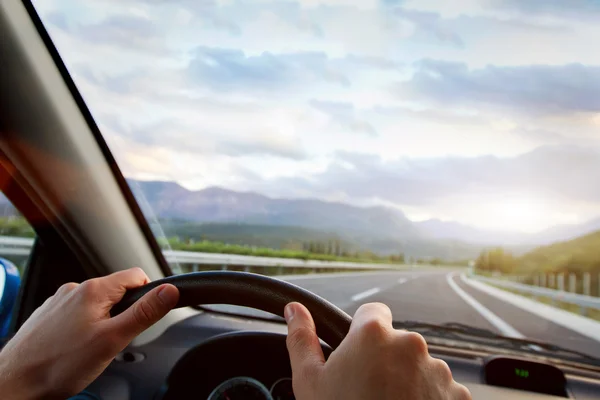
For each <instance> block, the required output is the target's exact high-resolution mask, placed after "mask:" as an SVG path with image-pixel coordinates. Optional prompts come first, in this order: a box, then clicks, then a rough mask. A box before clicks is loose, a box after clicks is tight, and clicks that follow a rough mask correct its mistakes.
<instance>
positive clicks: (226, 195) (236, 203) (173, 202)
mask: <svg viewBox="0 0 600 400" xmlns="http://www.w3.org/2000/svg"><path fill="white" fill-rule="evenodd" d="M129 183H130V186H131V188H132V190H133V192H134V194H135V195H136V197H137V198H138V199H139V200H141V201H140V204H141V205H142V208H146V209H147V210H149V209H150V208H151V209H152V212H153V213H154V215H155V216H156V217H158V218H167V219H183V220H187V221H195V222H205V223H206V222H211V223H246V224H254V225H277V226H297V227H306V228H311V229H318V230H325V231H334V232H338V233H344V234H346V235H350V236H355V235H371V236H376V237H394V238H397V239H400V238H408V237H415V236H420V232H419V230H418V229H417V228H416V227H415V226H414V224H413V223H412V221H410V220H409V219H408V218H406V216H405V215H404V214H402V213H401V212H400V211H397V210H394V209H391V208H385V207H369V208H363V207H354V206H350V205H347V204H342V203H334V202H326V201H320V200H304V199H273V198H269V197H266V196H263V195H260V194H256V193H251V192H235V191H232V190H227V189H223V188H218V187H210V188H206V189H203V190H198V191H190V190H187V189H185V188H183V187H181V186H180V185H178V184H176V183H173V182H145V181H132V180H130V181H129ZM144 199H145V201H147V203H148V205H149V206H150V207H149V208H148V207H147V206H146V205H145V201H144ZM145 206H146V207H145Z"/></svg>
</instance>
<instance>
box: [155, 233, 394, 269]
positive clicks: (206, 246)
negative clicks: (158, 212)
mask: <svg viewBox="0 0 600 400" xmlns="http://www.w3.org/2000/svg"><path fill="white" fill-rule="evenodd" d="M161 245H162V246H163V248H164V247H165V246H166V245H167V243H165V241H164V240H163V241H162V243H161ZM168 246H169V247H170V248H172V249H173V250H185V251H197V252H203V253H221V254H240V255H248V256H260V257H278V258H296V259H303V260H322V261H347V262H365V263H396V264H403V263H404V255H403V254H398V255H390V256H378V255H377V254H374V253H372V252H369V251H363V252H360V251H356V252H354V253H346V252H342V251H338V252H337V254H336V246H335V243H334V242H324V243H323V242H310V243H307V244H305V246H304V248H306V250H293V249H272V248H267V247H256V246H243V245H237V244H227V243H222V242H215V241H209V240H203V241H200V242H194V241H193V240H187V241H181V240H180V239H179V238H176V237H173V238H170V239H169V240H168ZM338 250H339V248H338Z"/></svg>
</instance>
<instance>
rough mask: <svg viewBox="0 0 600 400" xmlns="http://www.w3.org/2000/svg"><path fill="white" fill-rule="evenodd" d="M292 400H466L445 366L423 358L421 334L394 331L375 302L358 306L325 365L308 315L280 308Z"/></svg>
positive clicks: (389, 318) (424, 348) (385, 312)
mask: <svg viewBox="0 0 600 400" xmlns="http://www.w3.org/2000/svg"><path fill="white" fill-rule="evenodd" d="M284 314H285V319H286V321H287V323H288V337H287V347H288V351H289V354H290V361H291V365H292V381H293V388H294V394H295V397H296V399H299V400H308V399H311V400H312V399H346V400H352V399H411V400H419V399H428V400H429V399H471V394H470V392H469V390H468V389H467V388H466V387H465V386H463V385H461V384H459V383H457V382H456V381H454V379H453V377H452V372H451V371H450V368H449V367H448V365H447V364H446V363H445V362H444V361H442V360H440V359H437V358H433V357H431V356H430V355H429V352H428V350H427V343H426V342H425V339H424V338H423V336H421V335H420V334H418V333H415V332H407V331H402V330H395V329H394V328H393V327H392V313H391V311H390V309H389V308H388V307H387V306H386V305H384V304H381V303H370V304H364V305H362V306H361V307H360V308H359V309H358V310H357V311H356V314H354V319H353V320H352V325H351V326H350V332H349V333H348V335H347V336H346V338H345V339H344V340H343V341H342V343H341V344H340V346H339V347H338V348H337V349H336V350H335V351H334V352H333V353H332V354H331V355H330V356H329V359H328V360H327V362H326V361H325V358H324V356H323V351H322V349H321V345H320V343H319V339H318V337H317V334H316V331H315V324H314V321H313V319H312V316H311V315H310V312H309V311H308V310H307V309H306V307H304V306H303V305H302V304H299V303H290V304H288V305H287V306H286V308H285V312H284Z"/></svg>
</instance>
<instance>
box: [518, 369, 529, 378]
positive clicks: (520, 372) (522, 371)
mask: <svg viewBox="0 0 600 400" xmlns="http://www.w3.org/2000/svg"><path fill="white" fill-rule="evenodd" d="M515 375H516V376H518V377H519V378H529V371H528V370H526V369H521V368H515Z"/></svg>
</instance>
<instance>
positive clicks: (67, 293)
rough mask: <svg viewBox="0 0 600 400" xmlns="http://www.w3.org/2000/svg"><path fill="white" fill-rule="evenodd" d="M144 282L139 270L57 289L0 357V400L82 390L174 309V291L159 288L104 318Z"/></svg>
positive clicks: (61, 395) (176, 296) (59, 396)
mask: <svg viewBox="0 0 600 400" xmlns="http://www.w3.org/2000/svg"><path fill="white" fill-rule="evenodd" d="M148 282H149V279H148V276H147V275H146V274H145V273H144V271H143V270H142V269H140V268H132V269H129V270H126V271H120V272H116V273H114V274H112V275H108V276H105V277H102V278H95V279H90V280H88V281H85V282H83V283H82V284H76V283H67V284H65V285H63V286H61V287H60V288H59V289H58V291H57V292H56V294H54V296H52V297H50V298H48V299H47V300H46V301H45V302H44V304H43V305H42V306H41V307H40V308H38V309H37V310H36V311H35V312H34V313H33V314H32V315H31V317H30V318H29V319H28V320H27V321H26V322H25V323H24V324H23V326H22V327H21V329H19V331H18V332H17V334H16V335H15V336H14V337H13V338H12V339H11V340H10V341H9V342H8V343H7V344H6V346H5V347H4V349H3V350H2V352H0V393H2V398H3V399H15V400H16V399H19V400H21V399H41V398H43V399H54V398H56V399H65V398H67V397H69V396H72V395H75V394H77V393H79V392H80V391H81V390H83V389H84V388H85V387H87V386H88V385H89V384H90V383H91V382H92V381H93V380H94V379H96V378H97V377H98V375H100V374H101V373H102V371H104V369H105V368H106V367H107V366H108V364H109V363H110V362H111V361H112V359H113V358H114V357H115V356H116V355H117V353H119V352H120V351H121V350H123V349H124V348H125V347H126V346H127V345H128V344H129V342H131V341H132V340H133V339H134V338H135V337H136V336H137V335H139V334H140V333H142V332H143V331H144V330H146V329H147V328H149V327H150V326H151V325H153V324H154V323H156V322H158V321H159V320H160V319H161V318H162V317H163V316H164V315H165V314H166V313H167V312H169V310H171V309H172V308H173V307H174V306H175V304H177V301H178V299H179V291H178V290H177V288H176V287H175V286H173V285H168V284H165V285H161V286H159V287H157V288H155V289H153V290H152V291H150V292H149V293H147V294H146V295H145V296H144V297H142V298H141V299H140V300H138V301H137V302H136V303H135V304H134V305H133V306H131V307H130V308H128V309H127V310H126V311H125V312H123V313H122V314H120V315H118V316H116V317H113V318H111V317H110V309H111V308H112V306H114V305H115V304H116V303H118V302H119V300H121V298H122V297H123V295H124V294H125V292H126V291H127V289H132V288H136V287H138V286H142V285H144V284H146V283H148Z"/></svg>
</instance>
